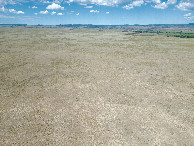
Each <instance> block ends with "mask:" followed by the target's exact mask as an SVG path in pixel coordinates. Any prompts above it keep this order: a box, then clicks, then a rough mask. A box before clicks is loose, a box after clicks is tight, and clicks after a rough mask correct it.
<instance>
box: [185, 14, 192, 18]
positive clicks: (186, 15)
mask: <svg viewBox="0 0 194 146" xmlns="http://www.w3.org/2000/svg"><path fill="white" fill-rule="evenodd" d="M191 15H192V14H191V13H187V14H185V15H184V16H185V17H189V16H191Z"/></svg>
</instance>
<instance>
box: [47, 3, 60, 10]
mask: <svg viewBox="0 0 194 146" xmlns="http://www.w3.org/2000/svg"><path fill="white" fill-rule="evenodd" d="M46 9H49V10H64V7H61V6H60V5H59V4H56V3H52V4H51V5H48V6H47V7H46Z"/></svg>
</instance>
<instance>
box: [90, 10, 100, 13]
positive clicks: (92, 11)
mask: <svg viewBox="0 0 194 146" xmlns="http://www.w3.org/2000/svg"><path fill="white" fill-rule="evenodd" d="M90 13H99V11H98V10H90Z"/></svg>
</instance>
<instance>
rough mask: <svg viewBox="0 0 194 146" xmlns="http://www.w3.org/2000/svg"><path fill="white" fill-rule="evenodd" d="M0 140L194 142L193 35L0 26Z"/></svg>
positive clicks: (2, 142) (1, 142) (16, 142)
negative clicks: (148, 34)
mask: <svg viewBox="0 0 194 146" xmlns="http://www.w3.org/2000/svg"><path fill="white" fill-rule="evenodd" d="M0 145H2V146H3V145H67V146H71V145H73V146H81V145H84V146H88V145H97V146H99V145H105V146H109V145H116V146H118V145H125V146H128V145H133V146H135V145H142V146H145V145H149V146H151V145H153V146H155V145H177V146H178V145H180V146H182V145H186V146H191V145H194V38H179V37H166V36H164V35H153V36H131V35H126V34H125V33H124V32H122V31H121V30H104V31H98V30H97V29H88V30H79V29H75V30H68V29H65V28H19V27H18V28H17V27H16V28H0Z"/></svg>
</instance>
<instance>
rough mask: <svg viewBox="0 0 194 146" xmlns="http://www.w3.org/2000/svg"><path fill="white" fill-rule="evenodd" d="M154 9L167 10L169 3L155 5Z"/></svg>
mask: <svg viewBox="0 0 194 146" xmlns="http://www.w3.org/2000/svg"><path fill="white" fill-rule="evenodd" d="M154 8H156V9H166V8H168V5H167V3H165V2H163V3H159V4H157V5H155V6H154Z"/></svg>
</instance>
